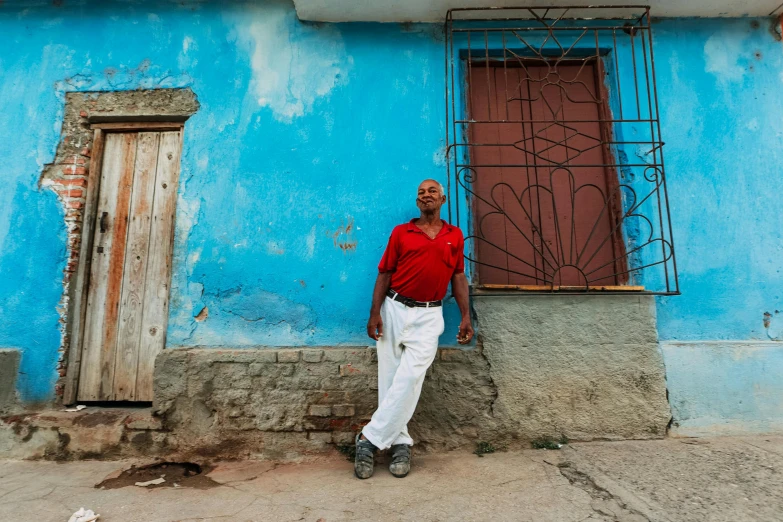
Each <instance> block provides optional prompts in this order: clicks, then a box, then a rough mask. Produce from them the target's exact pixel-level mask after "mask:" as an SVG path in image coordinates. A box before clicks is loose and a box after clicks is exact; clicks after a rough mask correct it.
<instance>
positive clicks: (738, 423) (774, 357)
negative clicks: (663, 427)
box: [661, 341, 783, 436]
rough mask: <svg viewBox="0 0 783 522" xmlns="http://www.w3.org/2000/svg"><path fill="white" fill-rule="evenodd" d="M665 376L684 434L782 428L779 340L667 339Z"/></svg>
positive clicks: (677, 428) (782, 350)
mask: <svg viewBox="0 0 783 522" xmlns="http://www.w3.org/2000/svg"><path fill="white" fill-rule="evenodd" d="M661 349H662V350H663V355H664V360H665V361H666V379H667V382H668V386H669V401H670V402H671V406H672V413H673V415H674V423H673V424H672V433H673V434H675V435H680V436H708V435H739V434H743V433H749V432H756V433H773V432H780V431H783V401H782V400H781V398H782V397H783V379H781V372H780V371H779V368H781V367H783V346H781V345H780V343H773V342H762V341H756V342H753V341H748V342H733V343H732V342H726V341H715V342H702V341H691V342H663V343H661Z"/></svg>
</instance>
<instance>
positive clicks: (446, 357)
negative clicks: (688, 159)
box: [440, 348, 470, 362]
mask: <svg viewBox="0 0 783 522" xmlns="http://www.w3.org/2000/svg"><path fill="white" fill-rule="evenodd" d="M469 356H470V353H469V352H468V351H467V350H460V349H459V348H456V349H454V348H444V349H443V350H441V351H440V360H441V361H444V362H464V361H465V358H466V357H469Z"/></svg>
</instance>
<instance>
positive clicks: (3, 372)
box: [0, 348, 21, 414]
mask: <svg viewBox="0 0 783 522" xmlns="http://www.w3.org/2000/svg"><path fill="white" fill-rule="evenodd" d="M20 355H21V354H20V352H19V350H16V349H12V348H0V414H5V413H9V412H11V411H13V410H15V409H16V408H17V407H18V401H17V397H16V376H17V375H18V374H19V360H20Z"/></svg>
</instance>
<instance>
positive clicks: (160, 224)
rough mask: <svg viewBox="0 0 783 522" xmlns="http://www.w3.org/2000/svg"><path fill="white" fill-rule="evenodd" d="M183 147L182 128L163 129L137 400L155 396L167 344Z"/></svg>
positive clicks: (153, 213)
mask: <svg viewBox="0 0 783 522" xmlns="http://www.w3.org/2000/svg"><path fill="white" fill-rule="evenodd" d="M180 150H181V133H180V132H163V133H161V139H160V151H159V153H158V176H157V180H156V182H155V184H156V186H155V201H154V202H153V210H152V229H151V232H150V248H149V260H148V262H147V263H148V264H147V280H146V288H145V291H144V319H143V320H142V326H141V345H140V350H139V363H138V374H137V377H136V400H138V401H151V400H152V389H153V387H152V375H153V369H154V365H155V357H156V356H157V354H158V353H159V352H160V351H161V350H163V348H164V346H165V344H166V327H167V324H168V300H169V285H170V282H171V259H172V250H173V241H174V213H175V210H176V205H177V181H178V179H179V168H180V167H179V160H180Z"/></svg>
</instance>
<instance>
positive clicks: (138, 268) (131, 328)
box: [111, 132, 160, 401]
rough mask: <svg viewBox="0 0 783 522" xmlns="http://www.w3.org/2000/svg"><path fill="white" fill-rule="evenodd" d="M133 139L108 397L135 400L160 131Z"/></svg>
mask: <svg viewBox="0 0 783 522" xmlns="http://www.w3.org/2000/svg"><path fill="white" fill-rule="evenodd" d="M137 140H138V141H137V147H136V162H135V167H134V174H133V191H132V196H131V204H130V214H129V223H128V241H127V247H126V249H125V262H124V269H123V276H122V287H121V288H122V290H121V295H122V298H121V300H120V311H119V316H118V317H119V323H118V325H117V350H116V352H115V365H114V384H113V386H112V397H111V399H112V400H115V401H133V400H137V399H136V370H137V366H138V358H139V341H140V338H141V336H140V328H141V322H142V313H143V308H142V307H143V301H144V286H145V279H146V277H147V259H148V252H149V243H150V227H151V222H152V204H153V200H154V197H155V177H156V166H157V162H158V148H159V144H160V133H158V132H141V133H139V134H138V138H137Z"/></svg>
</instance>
